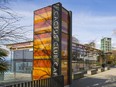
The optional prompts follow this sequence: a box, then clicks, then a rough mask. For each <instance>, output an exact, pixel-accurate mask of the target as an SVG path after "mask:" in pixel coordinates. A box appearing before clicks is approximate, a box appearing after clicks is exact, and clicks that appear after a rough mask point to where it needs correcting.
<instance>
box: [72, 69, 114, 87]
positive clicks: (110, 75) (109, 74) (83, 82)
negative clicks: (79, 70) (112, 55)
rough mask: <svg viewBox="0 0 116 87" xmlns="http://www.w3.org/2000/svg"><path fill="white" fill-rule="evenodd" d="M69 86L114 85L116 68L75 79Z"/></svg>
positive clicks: (95, 86)
mask: <svg viewBox="0 0 116 87" xmlns="http://www.w3.org/2000/svg"><path fill="white" fill-rule="evenodd" d="M70 87H116V68H111V69H110V70H107V71H105V72H101V73H98V74H95V75H91V76H88V77H85V78H82V79H79V80H75V81H73V83H72V85H71V86H70Z"/></svg>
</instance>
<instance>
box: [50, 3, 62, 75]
mask: <svg viewBox="0 0 116 87" xmlns="http://www.w3.org/2000/svg"><path fill="white" fill-rule="evenodd" d="M60 16H61V11H60V4H54V5H52V76H57V75H60V72H61V70H60V67H61V65H60V61H61V59H60V58H61V53H60V52H61V18H60Z"/></svg>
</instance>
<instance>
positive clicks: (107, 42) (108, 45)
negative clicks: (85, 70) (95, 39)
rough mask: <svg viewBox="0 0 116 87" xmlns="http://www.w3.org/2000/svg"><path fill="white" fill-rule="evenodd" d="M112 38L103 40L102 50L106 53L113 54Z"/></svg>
mask: <svg viewBox="0 0 116 87" xmlns="http://www.w3.org/2000/svg"><path fill="white" fill-rule="evenodd" d="M111 49H112V47H111V38H103V39H101V50H103V51H104V52H111Z"/></svg>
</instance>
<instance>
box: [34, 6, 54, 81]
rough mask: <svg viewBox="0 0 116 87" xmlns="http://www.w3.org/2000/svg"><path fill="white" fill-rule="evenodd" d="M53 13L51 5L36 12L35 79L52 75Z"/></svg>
mask: <svg viewBox="0 0 116 87" xmlns="http://www.w3.org/2000/svg"><path fill="white" fill-rule="evenodd" d="M51 14H52V9H51V7H50V6H48V7H45V8H42V9H39V10H37V11H35V12H34V15H35V16H34V60H33V80H37V79H44V78H48V77H50V76H51V30H52V29H51V19H52V17H51ZM46 59H47V60H46Z"/></svg>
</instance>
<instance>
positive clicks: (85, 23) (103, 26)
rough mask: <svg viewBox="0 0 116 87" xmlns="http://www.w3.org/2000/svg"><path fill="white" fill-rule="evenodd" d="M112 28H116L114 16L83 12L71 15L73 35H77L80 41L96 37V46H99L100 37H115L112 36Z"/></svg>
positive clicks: (87, 40) (83, 41) (115, 17)
mask: <svg viewBox="0 0 116 87" xmlns="http://www.w3.org/2000/svg"><path fill="white" fill-rule="evenodd" d="M114 29H116V16H95V15H92V14H91V13H83V12H82V13H77V14H74V15H73V35H77V36H76V37H77V38H78V39H79V40H80V41H81V42H82V43H85V42H89V41H92V40H95V39H97V42H98V43H97V44H98V46H97V47H100V46H99V45H100V39H101V38H102V37H111V38H113V39H112V40H114V38H115V37H113V36H112V31H113V30H114ZM115 41H116V40H115ZM115 44H116V43H115ZM115 44H113V46H114V45H115Z"/></svg>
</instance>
